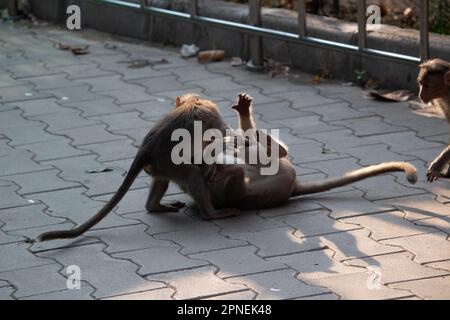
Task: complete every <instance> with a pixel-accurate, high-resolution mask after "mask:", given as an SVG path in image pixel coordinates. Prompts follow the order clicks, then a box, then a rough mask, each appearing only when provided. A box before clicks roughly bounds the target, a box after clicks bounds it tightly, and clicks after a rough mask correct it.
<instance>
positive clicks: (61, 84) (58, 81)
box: [27, 74, 77, 91]
mask: <svg viewBox="0 0 450 320" xmlns="http://www.w3.org/2000/svg"><path fill="white" fill-rule="evenodd" d="M27 81H29V82H31V83H32V84H34V85H35V87H34V88H35V89H36V90H38V91H41V90H48V89H57V88H67V87H73V86H76V85H77V84H76V83H73V82H72V81H70V80H68V79H67V76H66V75H65V74H52V75H40V76H37V77H33V78H30V79H27Z"/></svg>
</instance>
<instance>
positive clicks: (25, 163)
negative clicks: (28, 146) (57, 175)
mask: <svg viewBox="0 0 450 320" xmlns="http://www.w3.org/2000/svg"><path fill="white" fill-rule="evenodd" d="M0 144H1V141H0ZM0 148H2V146H0ZM10 150H11V152H8V154H6V155H4V156H2V157H0V168H1V171H0V176H6V175H13V174H18V173H27V172H33V171H39V170H48V169H51V167H49V166H46V165H40V164H37V163H35V162H34V161H33V160H31V158H32V156H33V155H32V154H31V153H30V152H29V151H25V150H14V149H10Z"/></svg>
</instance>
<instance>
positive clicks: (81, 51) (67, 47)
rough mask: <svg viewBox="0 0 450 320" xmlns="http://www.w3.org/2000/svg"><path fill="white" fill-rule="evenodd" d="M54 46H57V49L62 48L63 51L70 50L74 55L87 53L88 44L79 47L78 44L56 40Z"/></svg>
mask: <svg viewBox="0 0 450 320" xmlns="http://www.w3.org/2000/svg"><path fill="white" fill-rule="evenodd" d="M56 48H58V49H59V50H64V51H71V52H72V53H73V54H74V55H82V54H88V53H89V50H88V48H89V45H86V46H84V47H80V46H71V45H68V44H63V43H61V42H57V43H56Z"/></svg>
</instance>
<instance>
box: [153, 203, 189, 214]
mask: <svg viewBox="0 0 450 320" xmlns="http://www.w3.org/2000/svg"><path fill="white" fill-rule="evenodd" d="M184 207H186V204H185V203H183V202H180V201H176V202H173V203H171V204H169V205H162V204H158V205H153V206H148V207H146V209H147V211H148V212H150V213H163V212H178V211H179V210H180V209H182V208H184Z"/></svg>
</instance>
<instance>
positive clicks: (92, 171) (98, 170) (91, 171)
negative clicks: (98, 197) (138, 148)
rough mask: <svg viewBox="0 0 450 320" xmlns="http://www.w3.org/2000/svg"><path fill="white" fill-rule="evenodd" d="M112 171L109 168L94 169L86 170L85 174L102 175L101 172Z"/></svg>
mask: <svg viewBox="0 0 450 320" xmlns="http://www.w3.org/2000/svg"><path fill="white" fill-rule="evenodd" d="M113 170H114V169H113V168H110V167H100V168H95V169H88V170H86V173H103V172H111V171H113Z"/></svg>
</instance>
